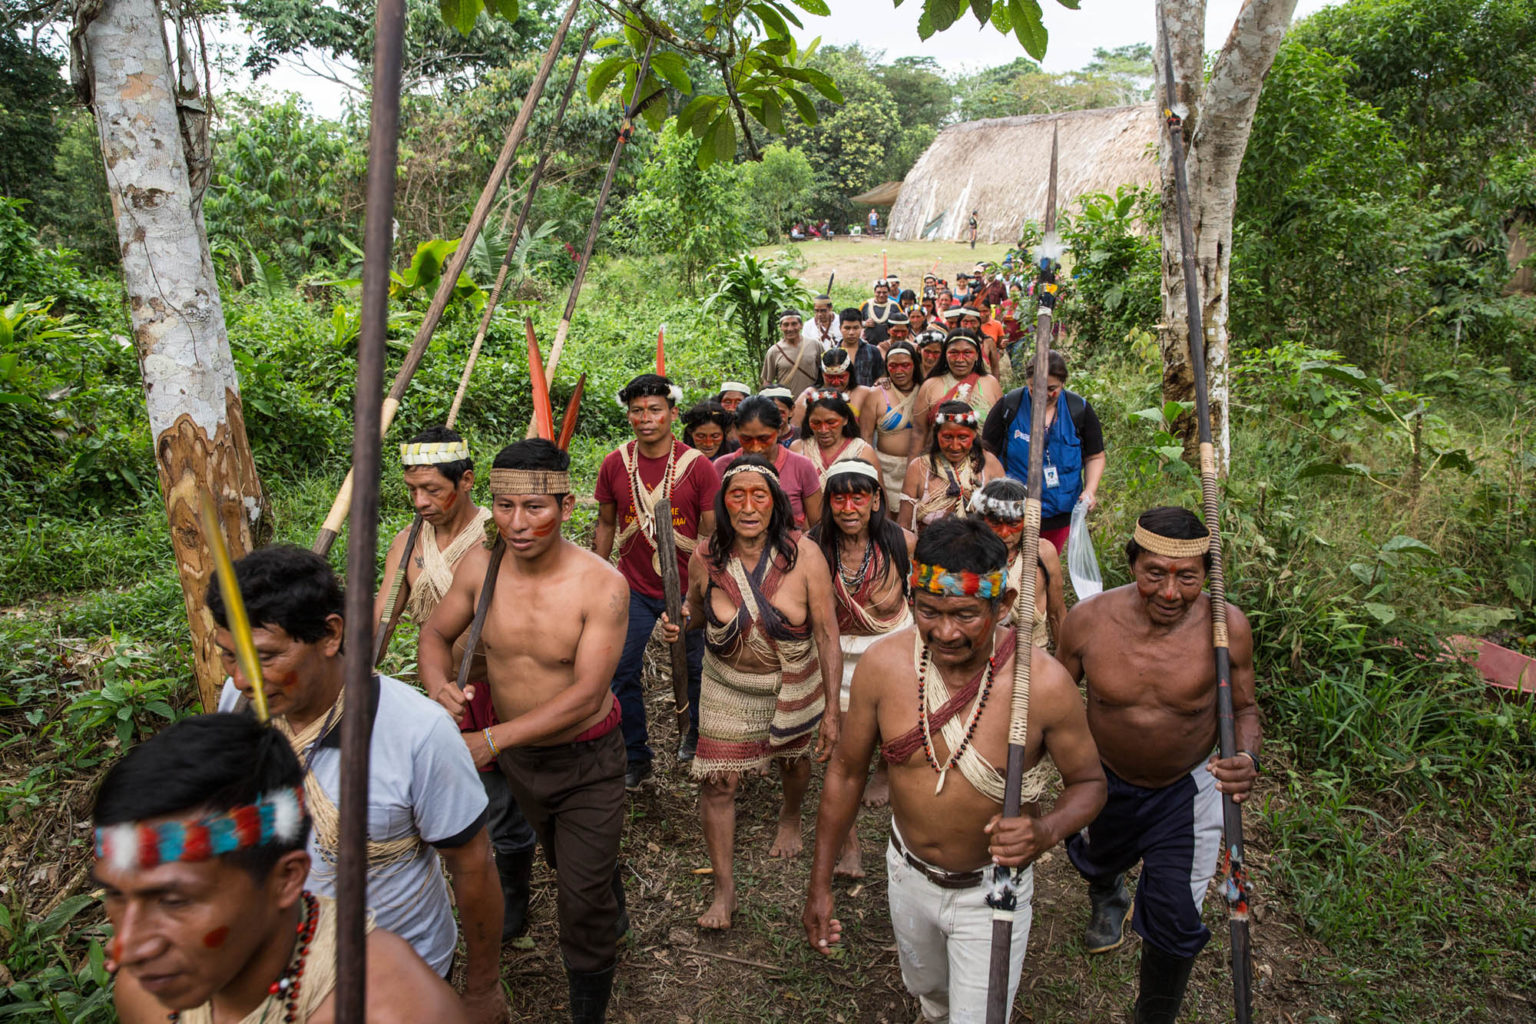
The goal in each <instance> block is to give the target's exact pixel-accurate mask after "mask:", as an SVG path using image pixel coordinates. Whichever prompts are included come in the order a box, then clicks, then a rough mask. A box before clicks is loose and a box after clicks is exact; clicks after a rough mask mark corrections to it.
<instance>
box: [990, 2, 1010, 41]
mask: <svg viewBox="0 0 1536 1024" xmlns="http://www.w3.org/2000/svg"><path fill="white" fill-rule="evenodd" d="M992 27H993V28H995V29H997V30H998V31H999V32H1001V33H1003V35H1007V34H1008V31H1009V29H1010V28H1011V27H1012V26H1011V24H1010V22H1009V21H1008V0H1002V3H995V4H993V5H992Z"/></svg>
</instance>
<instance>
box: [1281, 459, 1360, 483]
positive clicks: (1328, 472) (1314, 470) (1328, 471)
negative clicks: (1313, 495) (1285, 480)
mask: <svg viewBox="0 0 1536 1024" xmlns="http://www.w3.org/2000/svg"><path fill="white" fill-rule="evenodd" d="M1370 475H1371V473H1370V470H1368V469H1366V468H1365V467H1364V466H1362V465H1360V464H1359V463H1354V462H1352V463H1350V464H1348V465H1345V466H1341V465H1339V464H1338V463H1337V462H1327V461H1318V462H1312V463H1308V464H1307V465H1305V466H1303V467H1301V469H1300V470H1298V471H1297V473H1296V479H1298V480H1306V479H1309V478H1311V477H1314V476H1370Z"/></svg>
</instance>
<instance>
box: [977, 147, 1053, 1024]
mask: <svg viewBox="0 0 1536 1024" xmlns="http://www.w3.org/2000/svg"><path fill="white" fill-rule="evenodd" d="M1056 134H1057V133H1056V131H1055V130H1053V131H1052V132H1051V178H1050V186H1049V188H1048V189H1047V191H1046V199H1045V241H1044V242H1043V243H1042V244H1041V247H1040V248H1041V257H1040V284H1039V287H1038V288H1037V289H1036V290H1037V292H1038V295H1039V299H1040V313H1039V321H1038V322H1037V324H1036V326H1035V372H1034V376H1033V377H1032V378H1031V380H1030V385H1029V394H1030V408H1029V414H1030V415H1029V476H1028V488H1029V497H1028V498H1027V499H1026V501H1025V503H1024V534H1023V538H1022V539H1021V540H1020V542H1019V560H1020V561H1021V562H1022V563H1023V565H1024V571H1023V572H1021V573H1019V597H1018V605H1017V607H1016V608H1015V609H1014V613H1013V622H1014V628H1015V629H1016V630H1017V632H1018V642H1017V644H1016V645H1015V646H1014V652H1013V702H1012V706H1011V709H1010V713H1009V722H1008V781H1007V783H1006V785H1005V786H1004V788H1003V817H1005V818H1016V817H1018V816H1019V810H1020V804H1021V801H1020V799H1019V796H1020V790H1021V788H1022V786H1023V782H1024V754H1025V751H1026V749H1027V747H1026V744H1027V743H1028V740H1029V670H1030V667H1031V666H1030V656H1031V655H1032V654H1034V647H1033V645H1031V643H1030V642H1029V632H1028V628H1027V627H1028V623H1029V622H1030V620H1031V619H1032V618H1033V617H1034V614H1035V572H1034V564H1035V559H1033V558H1031V557H1030V555H1033V554H1036V552H1038V550H1039V548H1040V491H1041V478H1042V475H1043V469H1042V467H1043V466H1044V459H1045V409H1046V399H1045V388H1046V380H1045V378H1046V364H1047V363H1048V362H1049V359H1048V356H1049V354H1050V348H1051V310H1052V308H1053V307H1054V306H1055V305H1056V271H1055V267H1054V265H1053V263H1054V260H1055V257H1056V251H1055V250H1056V248H1057V245H1058V243H1057V242H1056V238H1055V235H1056ZM987 905H988V906H990V907H991V908H992V962H991V965H990V970H989V972H988V974H987V1024H1007V1021H1008V1010H1009V1007H1008V983H1009V981H1010V980H1011V979H1010V978H1009V976H1008V975H1009V973H1010V968H1011V966H1012V962H1013V961H1012V949H1013V919H1014V914H1015V912H1016V908H1017V905H1018V897H1017V895H1016V893H1015V892H1014V878H1013V870H1012V869H1011V868H1005V867H996V868H993V869H992V885H991V887H990V889H989V891H988V894H987Z"/></svg>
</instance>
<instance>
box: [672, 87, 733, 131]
mask: <svg viewBox="0 0 1536 1024" xmlns="http://www.w3.org/2000/svg"><path fill="white" fill-rule="evenodd" d="M724 105H725V97H724V96H695V97H694V98H693V99H691V100H689V101H688V105H687V106H686V107H684V108H683V109H682V110H681V111H679V112H678V115H677V130H678V131H680V132H693V134H694V135H695V136H697V137H699V138H703V137H704V128H705V126H706V125H708V124H709V123H710V122H711V121H713V120H714V119H715V117H716V116H718V115H719V112H720V107H722V106H724Z"/></svg>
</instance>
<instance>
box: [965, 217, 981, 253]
mask: <svg viewBox="0 0 1536 1024" xmlns="http://www.w3.org/2000/svg"><path fill="white" fill-rule="evenodd" d="M980 212H981V211H980V210H972V211H971V219H970V221H969V222H968V223H967V226H968V227H969V228H970V229H971V248H972V249H974V248H976V230H977V228H979V227H980V226H981V221H980V220H979V219H978V218H977V216H976V215H977V214H979V213H980Z"/></svg>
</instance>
